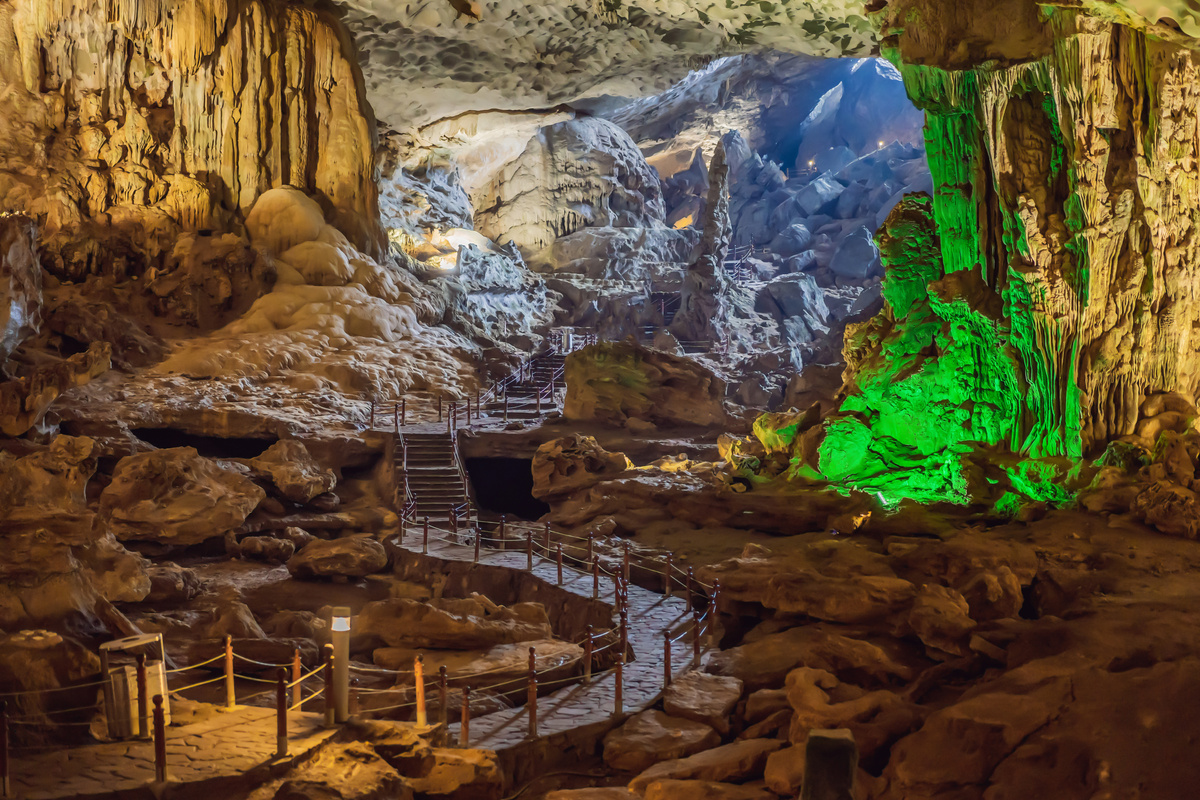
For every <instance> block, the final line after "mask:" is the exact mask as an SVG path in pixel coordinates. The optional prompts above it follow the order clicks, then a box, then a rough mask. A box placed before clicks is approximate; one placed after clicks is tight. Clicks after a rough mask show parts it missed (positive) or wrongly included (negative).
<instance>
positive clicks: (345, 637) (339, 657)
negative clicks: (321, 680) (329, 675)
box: [329, 606, 350, 722]
mask: <svg viewBox="0 0 1200 800" xmlns="http://www.w3.org/2000/svg"><path fill="white" fill-rule="evenodd" d="M329 630H330V631H332V632H333V719H334V721H335V722H345V721H346V719H347V718H348V717H349V716H350V609H349V608H348V607H347V606H335V607H334V609H333V613H332V617H331V619H330V621H329Z"/></svg>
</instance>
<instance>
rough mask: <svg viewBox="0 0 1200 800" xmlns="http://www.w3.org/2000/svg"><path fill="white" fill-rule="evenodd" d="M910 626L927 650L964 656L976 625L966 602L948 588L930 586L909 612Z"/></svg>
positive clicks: (920, 591) (926, 586) (922, 588)
mask: <svg viewBox="0 0 1200 800" xmlns="http://www.w3.org/2000/svg"><path fill="white" fill-rule="evenodd" d="M908 626H909V627H910V628H911V629H912V632H913V633H914V634H916V635H917V638H919V639H920V640H921V641H922V642H924V643H925V644H926V645H927V646H929V647H933V648H935V649H938V650H944V651H945V652H947V653H956V654H958V655H963V654H964V653H965V652H966V643H967V639H968V637H970V635H971V631H972V630H974V629H975V621H974V620H972V619H971V607H970V606H969V605H967V601H966V598H964V597H963V596H962V595H961V594H959V593H958V592H956V591H954V590H953V589H948V588H946V587H945V586H937V585H934V584H926V585H925V586H922V587H921V588H920V589H918V590H917V597H916V599H915V600H914V601H913V605H912V608H911V609H910V610H909V612H908Z"/></svg>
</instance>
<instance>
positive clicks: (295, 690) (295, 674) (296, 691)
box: [292, 647, 304, 706]
mask: <svg viewBox="0 0 1200 800" xmlns="http://www.w3.org/2000/svg"><path fill="white" fill-rule="evenodd" d="M303 674H304V663H303V662H302V661H301V660H300V648H299V647H297V648H295V649H294V650H293V651H292V682H293V684H294V685H293V686H292V705H294V706H299V705H300V701H301V700H303V699H304V687H303V686H301V685H300V676H301V675H303Z"/></svg>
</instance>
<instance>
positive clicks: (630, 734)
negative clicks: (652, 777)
mask: <svg viewBox="0 0 1200 800" xmlns="http://www.w3.org/2000/svg"><path fill="white" fill-rule="evenodd" d="M720 743H721V737H720V736H719V735H718V734H717V732H716V731H715V730H713V728H712V727H711V726H709V725H705V724H704V723H702V722H694V721H692V720H689V719H683V718H681V717H677V716H668V715H667V714H664V713H663V712H661V711H656V710H654V709H651V710H649V711H643V712H642V713H641V714H637V715H635V716H633V717H630V718H629V720H628V721H627V722H626V723H625V724H624V725H622V726H621V727H620V728H617V729H616V730H614V731H610V732H609V734H608V735H607V736H605V737H604V763H605V764H607V765H608V766H610V767H612V768H613V769H618V770H622V771H624V772H641V771H643V770H645V769H647V768H648V767H651V766H653V765H654V764H657V763H659V762H660V761H667V760H671V759H678V758H684V757H686V756H690V755H693V754H695V753H699V752H700V751H702V750H708V749H710V748H713V747H716V746H717V745H719V744H720Z"/></svg>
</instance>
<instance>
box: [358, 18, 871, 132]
mask: <svg viewBox="0 0 1200 800" xmlns="http://www.w3.org/2000/svg"><path fill="white" fill-rule="evenodd" d="M342 6H343V7H344V9H345V12H346V14H345V17H344V19H345V22H346V24H347V26H348V27H349V28H350V30H351V32H352V33H353V35H354V38H355V43H356V44H357V46H358V48H359V50H360V56H359V59H360V63H361V64H362V66H363V72H364V78H365V81H366V86H367V92H368V96H369V97H370V100H371V103H372V105H373V107H374V109H375V113H376V115H377V117H378V118H379V119H380V120H381V122H383V123H384V124H385V125H387V126H389V127H391V128H393V129H396V130H404V129H408V128H420V127H422V126H425V125H428V124H430V123H431V122H434V121H436V120H440V119H445V118H447V117H451V116H455V115H460V114H464V113H468V112H477V111H484V110H526V109H543V108H545V109H548V108H553V107H555V106H560V105H564V104H570V105H578V104H582V105H584V106H586V105H587V104H588V103H589V102H597V101H600V100H601V99H602V98H604V97H606V96H607V97H639V96H644V95H646V94H653V93H657V92H660V91H663V90H665V89H666V88H668V87H669V86H670V85H671V84H672V83H674V82H676V81H678V80H679V79H681V78H683V77H684V76H685V75H686V74H687V73H688V71H689V70H691V69H694V68H697V67H699V66H702V65H704V64H706V63H707V62H708V61H709V60H711V59H712V58H714V57H719V56H724V55H731V54H734V53H739V52H745V51H748V50H779V51H783V52H787V53H799V54H807V55H814V56H824V57H840V56H866V55H870V54H871V53H872V52H874V51H875V50H876V49H877V47H876V40H875V31H874V27H873V26H872V24H871V22H870V20H869V19H868V16H867V13H866V10H865V6H866V3H865V2H863V0H807V1H806V2H797V1H796V0H792V2H773V3H772V2H758V0H754V1H753V2H751V1H750V0H728V1H726V0H722V2H713V0H689V1H688V2H682V1H681V0H659V2H645V1H644V0H643V2H638V3H636V4H635V3H629V2H621V0H592V1H591V2H579V1H578V0H576V1H575V2H572V1H571V0H553V1H552V2H543V3H536V4H534V3H514V2H511V1H510V0H490V1H489V2H483V3H467V2H465V0H462V1H459V2H450V0H429V2H414V3H403V2H397V0H349V2H345V3H342ZM460 9H461V10H460Z"/></svg>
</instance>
